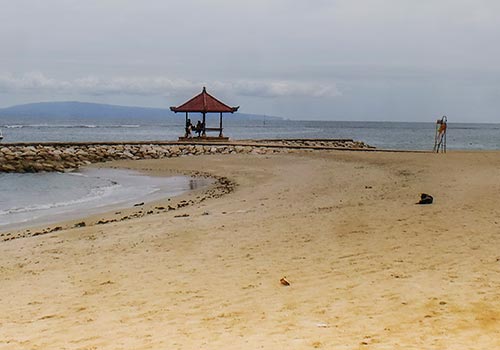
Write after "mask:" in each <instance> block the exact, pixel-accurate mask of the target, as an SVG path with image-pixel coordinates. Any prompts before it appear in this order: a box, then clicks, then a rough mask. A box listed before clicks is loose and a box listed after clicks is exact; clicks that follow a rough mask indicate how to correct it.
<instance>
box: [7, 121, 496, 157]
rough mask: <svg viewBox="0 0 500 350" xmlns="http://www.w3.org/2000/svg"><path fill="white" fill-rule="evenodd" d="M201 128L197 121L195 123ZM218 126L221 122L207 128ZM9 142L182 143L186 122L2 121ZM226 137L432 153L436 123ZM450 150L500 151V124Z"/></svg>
mask: <svg viewBox="0 0 500 350" xmlns="http://www.w3.org/2000/svg"><path fill="white" fill-rule="evenodd" d="M193 122H196V119H193ZM211 125H218V122H217V121H216V120H210V119H209V121H208V122H207V126H208V127H210V126H211ZM0 129H2V131H3V136H4V140H3V142H4V143H5V142H43V141H157V140H177V138H178V136H180V135H181V134H182V133H183V129H184V124H183V120H182V118H175V119H174V118H167V117H165V120H159V119H158V118H155V119H149V120H148V119H144V118H142V119H141V118H136V119H131V118H123V119H119V118H114V119H113V120H100V119H88V118H86V119H70V118H68V119H60V118H54V119H51V120H47V119H44V120H43V121H42V120H39V119H27V118H25V119H23V120H20V119H19V118H12V119H11V120H9V119H7V118H0ZM224 134H225V135H226V136H229V137H230V138H231V139H235V140H238V139H253V138H257V139H272V138H349V139H350V138H352V139H354V140H358V141H364V142H366V143H368V144H369V145H372V146H375V147H377V148H382V149H405V150H409V149H415V150H432V148H433V146H434V134H435V123H434V122H427V123H402V122H348V121H297V120H293V121H292V120H270V121H265V122H264V121H258V122H252V121H251V120H249V121H231V116H226V117H225V119H224ZM447 135H448V136H447V148H448V149H450V150H453V149H455V150H458V149H465V150H496V149H500V124H476V123H449V124H448V133H447Z"/></svg>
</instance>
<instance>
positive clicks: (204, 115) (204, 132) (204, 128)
mask: <svg viewBox="0 0 500 350" xmlns="http://www.w3.org/2000/svg"><path fill="white" fill-rule="evenodd" d="M206 115H207V113H205V112H203V134H202V136H207V131H206V128H207V124H206V122H205V117H206Z"/></svg>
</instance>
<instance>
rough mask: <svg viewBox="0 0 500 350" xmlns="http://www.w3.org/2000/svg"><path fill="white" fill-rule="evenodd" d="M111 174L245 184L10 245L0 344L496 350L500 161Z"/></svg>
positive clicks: (430, 159) (472, 157) (175, 164)
mask: <svg viewBox="0 0 500 350" xmlns="http://www.w3.org/2000/svg"><path fill="white" fill-rule="evenodd" d="M109 165H112V166H117V167H127V168H133V169H139V170H146V171H151V172H157V173H163V172H165V173H166V172H172V171H174V172H179V173H192V172H203V173H210V174H213V175H215V176H218V177H220V178H223V179H227V181H228V184H230V186H231V190H228V191H226V192H227V193H219V194H217V195H213V196H212V195H207V196H206V198H205V199H203V200H200V199H201V198H204V196H205V194H199V193H198V194H196V195H193V197H191V198H190V199H186V198H185V199H176V200H177V201H179V203H180V201H182V200H184V201H185V203H187V204H186V205H182V206H179V207H176V208H175V210H165V211H158V212H155V213H151V214H150V215H143V216H138V217H131V218H128V219H126V220H123V221H120V220H117V221H113V222H108V223H105V224H99V225H98V224H95V223H96V222H95V220H97V219H99V220H104V221H105V220H109V219H107V216H106V215H102V216H101V217H99V218H94V219H93V220H94V221H92V220H90V219H88V222H89V223H90V222H92V223H91V225H88V226H85V227H72V226H71V227H69V226H68V228H66V226H65V227H63V228H62V229H60V230H58V231H56V232H52V233H45V234H40V235H36V236H34V237H25V238H19V239H12V240H8V241H4V242H0V279H1V281H2V288H0V300H1V301H2V303H0V314H1V315H2V317H1V318H0V349H23V348H26V349H117V348H119V349H256V348H263V349H282V348H287V349H310V348H325V349H332V348H334V349H398V348H401V349H403V348H404V349H448V348H453V349H483V348H496V347H499V346H500V298H499V296H500V291H499V289H498V286H499V285H500V253H499V250H498V247H499V246H500V219H499V218H500V215H499V214H500V196H499V193H500V181H499V180H498V179H499V176H498V174H500V153H498V152H452V153H448V154H439V155H437V154H430V153H429V154H412V153H378V152H370V153H361V152H322V151H318V152H314V153H311V152H309V153H300V152H298V153H296V154H292V155H269V156H266V155H217V156H200V157H196V158H195V157H183V158H174V159H166V160H148V161H127V162H114V163H110V164H109ZM421 192H425V193H429V194H431V195H433V196H434V199H435V202H434V203H433V204H431V205H427V206H419V205H415V202H417V201H418V199H419V194H420V193H421ZM196 197H199V198H196ZM196 199H197V200H196ZM190 200H192V201H191V202H190ZM130 210H134V209H133V208H131V209H130ZM284 276H286V279H287V280H288V281H289V282H290V286H284V285H282V284H281V283H280V279H281V278H282V277H284Z"/></svg>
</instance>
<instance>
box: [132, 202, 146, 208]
mask: <svg viewBox="0 0 500 350" xmlns="http://www.w3.org/2000/svg"><path fill="white" fill-rule="evenodd" d="M141 205H144V202H140V203H135V204H134V207H140V206H141Z"/></svg>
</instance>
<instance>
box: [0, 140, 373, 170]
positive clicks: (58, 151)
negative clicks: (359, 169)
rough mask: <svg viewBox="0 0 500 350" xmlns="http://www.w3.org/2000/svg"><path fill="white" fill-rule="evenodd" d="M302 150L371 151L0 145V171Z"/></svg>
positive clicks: (271, 145)
mask: <svg viewBox="0 0 500 350" xmlns="http://www.w3.org/2000/svg"><path fill="white" fill-rule="evenodd" d="M298 149H299V150H300V149H309V150H312V149H353V150H370V149H373V148H372V147H370V146H368V145H366V144H364V143H363V142H357V141H353V140H303V139H302V140H260V141H244V142H229V143H223V144H222V143H211V144H208V143H204V142H197V141H196V139H193V141H192V142H128V143H37V144H4V145H0V172H18V173H25V172H41V171H61V172H62V171H65V170H68V169H75V168H78V167H80V166H83V165H89V164H92V163H100V162H106V161H112V160H120V159H132V160H136V159H159V158H171V157H180V156H196V155H204V154H236V153H247V154H273V153H287V152H294V151H297V150H298Z"/></svg>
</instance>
